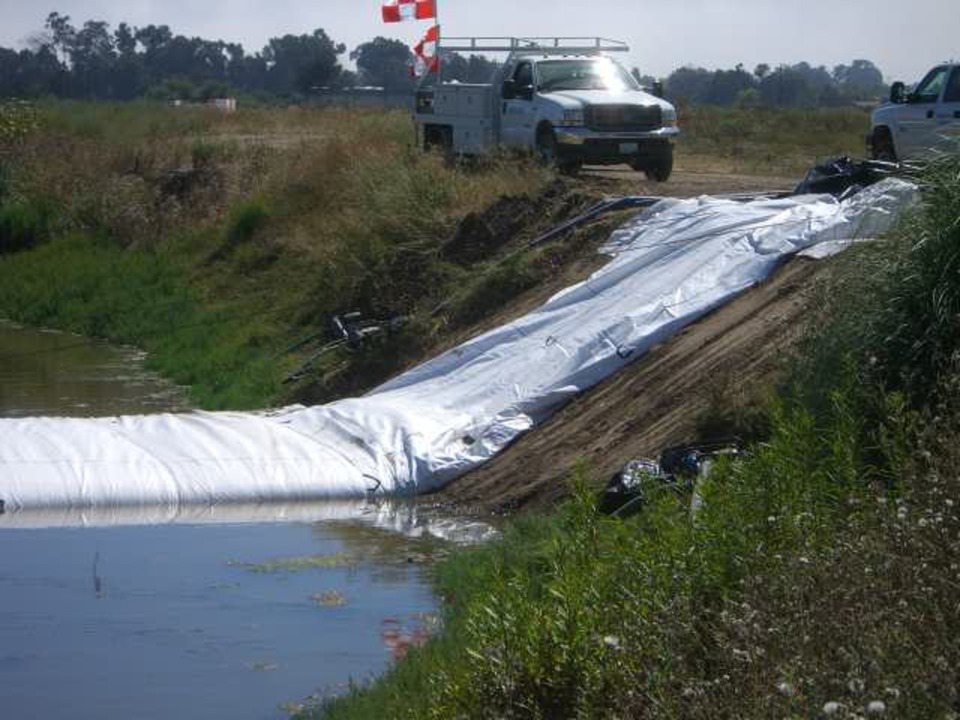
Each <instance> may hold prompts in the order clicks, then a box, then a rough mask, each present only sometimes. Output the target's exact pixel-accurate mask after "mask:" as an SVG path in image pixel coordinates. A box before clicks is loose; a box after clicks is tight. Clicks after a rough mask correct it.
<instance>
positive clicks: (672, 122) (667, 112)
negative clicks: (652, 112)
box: [662, 107, 677, 128]
mask: <svg viewBox="0 0 960 720" xmlns="http://www.w3.org/2000/svg"><path fill="white" fill-rule="evenodd" d="M662 117H663V126H664V127H670V128H675V127H676V126H677V111H676V109H675V108H672V107H665V108H663V115H662Z"/></svg>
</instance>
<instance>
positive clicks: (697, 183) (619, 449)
mask: <svg viewBox="0 0 960 720" xmlns="http://www.w3.org/2000/svg"><path fill="white" fill-rule="evenodd" d="M611 175H612V173H609V172H608V173H603V174H601V175H598V176H593V177H591V176H588V177H587V178H585V179H584V183H585V185H587V186H588V187H590V188H592V189H593V190H595V191H596V190H606V191H608V192H610V193H611V194H615V193H617V192H621V193H622V192H623V191H624V190H625V187H623V186H622V185H621V181H620V180H619V179H618V178H616V177H611ZM631 180H633V182H630V187H631V189H630V190H629V192H631V194H658V195H659V194H666V192H669V194H671V195H674V196H690V195H699V194H704V193H710V194H723V193H729V192H743V191H750V190H770V189H786V188H789V187H790V181H789V180H785V179H773V180H771V179H770V178H747V177H737V178H729V177H727V176H722V175H717V176H716V177H709V178H705V177H703V176H697V177H696V178H685V177H684V176H683V175H681V176H680V177H678V178H677V182H676V183H674V182H671V183H669V184H667V185H661V186H657V185H653V186H643V185H639V186H638V185H637V184H636V182H635V178H631ZM665 191H666V192H665ZM607 229H608V228H599V230H600V232H596V230H595V231H594V232H593V233H591V236H592V241H591V242H587V243H585V244H584V246H583V247H582V248H581V250H582V252H581V253H580V254H579V256H578V257H577V258H575V259H574V260H573V261H572V262H570V263H569V264H568V266H567V267H566V268H565V270H564V272H562V273H558V274H557V276H556V277H554V278H552V279H551V281H550V282H547V283H544V284H542V285H541V286H538V287H537V288H535V289H533V290H531V291H529V292H527V293H526V294H524V295H523V296H522V297H520V298H519V299H518V301H517V302H515V303H511V305H510V307H509V309H505V310H503V311H501V312H500V313H498V314H496V315H495V316H494V317H491V318H488V319H487V321H486V322H485V323H483V325H484V326H491V325H494V324H498V323H501V322H506V321H508V320H510V319H512V318H513V317H517V316H519V315H521V314H523V313H524V312H526V311H528V310H529V309H531V308H532V307H535V306H536V305H538V304H540V303H541V302H542V301H543V300H544V299H545V298H546V297H548V296H549V295H550V294H551V293H552V292H554V291H556V290H557V289H559V288H560V287H564V286H566V285H569V284H570V283H571V282H574V281H576V280H578V279H582V278H583V277H585V276H586V275H587V274H588V273H589V272H590V271H591V270H592V269H594V268H595V267H596V266H597V265H598V264H600V263H602V260H598V259H597V256H596V255H595V253H596V242H598V241H599V239H600V237H601V236H602V235H603V234H605V232H606V231H607ZM825 268H826V264H825V263H817V262H813V261H808V260H803V259H795V260H793V261H791V262H789V263H787V264H786V265H785V266H784V267H782V268H781V269H780V270H779V272H777V273H776V274H775V276H774V277H773V278H771V279H770V280H769V281H767V282H765V283H763V284H761V285H759V286H758V287H756V288H754V289H752V290H750V291H748V292H746V293H744V294H743V295H741V296H740V297H739V298H737V299H736V300H734V301H733V302H732V303H730V304H728V305H727V306H725V307H723V308H721V309H719V310H717V311H715V312H713V313H711V314H710V315H708V316H707V317H705V318H703V319H702V320H700V321H699V322H697V323H695V324H694V325H691V326H690V327H688V328H687V329H685V330H684V331H683V332H681V333H680V334H678V335H677V336H676V337H674V338H673V339H671V340H670V341H668V342H666V343H664V344H663V345H661V346H658V347H657V348H655V349H654V350H653V351H651V352H650V353H648V354H647V355H646V356H644V357H642V358H640V359H639V360H638V361H637V362H636V363H634V364H633V365H631V366H630V367H628V368H627V369H626V370H624V371H622V372H620V373H619V374H617V375H615V376H614V377H612V378H610V379H608V380H607V381H605V382H604V383H601V384H600V385H599V386H597V387H596V388H594V389H592V390H591V391H588V392H586V393H584V394H583V395H582V396H580V397H579V398H577V399H576V400H574V401H573V402H571V403H570V404H569V405H568V406H567V407H565V408H564V409H563V410H561V411H560V412H559V413H558V414H557V415H556V416H554V417H553V418H552V419H551V420H550V421H548V422H547V423H545V424H543V425H542V426H540V427H538V428H537V429H535V430H534V431H532V432H530V433H529V434H527V435H526V436H524V437H523V438H521V439H520V440H519V441H518V442H517V443H515V444H514V445H513V446H512V447H510V448H509V449H508V450H507V451H505V452H504V453H503V454H501V455H500V456H498V457H497V458H496V459H494V460H493V461H491V462H490V463H488V464H487V465H485V466H484V467H482V468H480V469H479V470H477V471H475V472H473V473H470V474H469V475H466V476H464V477H462V478H460V479H459V480H457V481H455V482H454V483H453V484H452V485H450V486H449V487H447V488H446V489H445V490H443V491H442V492H441V493H439V494H438V495H436V496H435V497H434V498H433V499H434V500H436V501H438V502H442V503H448V502H449V503H454V504H457V505H459V506H461V507H471V508H476V509H479V510H506V509H515V508H518V507H528V506H538V505H541V504H546V503H549V502H551V501H553V500H555V499H557V498H558V497H560V496H561V495H563V494H564V493H565V492H566V488H567V486H566V479H567V478H568V477H569V475H570V472H571V470H572V469H573V468H574V467H575V465H576V464H577V463H578V462H579V461H581V460H585V461H586V462H587V467H588V469H589V471H590V474H591V477H593V478H594V479H596V480H598V481H599V480H602V479H605V478H607V477H608V476H610V475H611V474H612V473H614V472H615V471H617V470H618V469H619V468H620V467H622V466H623V464H624V463H625V462H626V461H627V460H629V459H631V458H635V457H639V456H656V455H657V454H659V452H660V451H661V450H662V449H664V448H666V447H669V446H671V445H675V444H679V443H684V442H692V441H695V440H698V439H701V438H698V437H697V435H698V432H699V431H698V424H699V422H700V420H701V419H702V417H703V413H704V411H705V410H706V409H707V408H708V407H710V406H711V403H712V402H715V400H716V398H717V397H718V396H724V397H729V396H730V395H731V394H737V393H739V392H741V391H742V392H748V393H753V392H756V391H757V389H758V388H761V387H763V386H765V385H766V386H769V385H770V384H771V383H773V382H774V380H775V378H776V376H777V374H778V372H779V370H780V369H781V368H782V367H783V363H784V360H785V359H786V358H787V356H788V354H789V352H790V350H791V348H792V347H793V345H794V343H795V342H796V340H797V339H798V338H799V335H800V332H801V329H802V324H803V320H804V319H805V317H806V316H807V313H808V311H809V310H810V309H811V303H812V300H813V298H814V296H815V288H816V283H817V280H818V278H820V277H822V275H823V271H824V269H825ZM477 329H482V328H471V330H472V331H474V330H477Z"/></svg>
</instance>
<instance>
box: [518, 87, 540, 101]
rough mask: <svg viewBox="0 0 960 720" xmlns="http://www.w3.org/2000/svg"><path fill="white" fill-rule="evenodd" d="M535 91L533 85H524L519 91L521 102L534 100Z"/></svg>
mask: <svg viewBox="0 0 960 720" xmlns="http://www.w3.org/2000/svg"><path fill="white" fill-rule="evenodd" d="M535 91H536V88H534V87H533V85H524V86H523V87H522V88H519V89H518V90H517V97H518V98H520V99H521V100H533V93H534V92H535Z"/></svg>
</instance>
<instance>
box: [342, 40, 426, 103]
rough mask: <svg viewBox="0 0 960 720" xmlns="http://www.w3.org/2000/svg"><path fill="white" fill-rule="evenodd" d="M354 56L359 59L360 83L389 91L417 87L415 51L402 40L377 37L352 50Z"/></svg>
mask: <svg viewBox="0 0 960 720" xmlns="http://www.w3.org/2000/svg"><path fill="white" fill-rule="evenodd" d="M350 59H351V60H355V61H356V63H357V70H358V71H359V73H360V82H361V83H363V84H365V85H376V86H378V87H382V88H384V89H385V90H387V91H388V92H403V91H408V90H410V89H411V88H412V86H413V80H412V79H411V77H410V63H412V62H413V53H412V52H410V48H408V47H407V46H406V44H405V43H402V42H400V41H399V40H388V39H387V38H384V37H375V38H374V39H373V40H371V41H370V42H366V43H363V45H360V46H359V47H358V48H357V49H356V50H354V51H353V52H352V53H350Z"/></svg>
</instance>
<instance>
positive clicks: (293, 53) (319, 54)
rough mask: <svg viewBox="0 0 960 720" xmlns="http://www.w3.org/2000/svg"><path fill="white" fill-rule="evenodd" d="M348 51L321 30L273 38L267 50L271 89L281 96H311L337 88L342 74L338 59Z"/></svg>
mask: <svg viewBox="0 0 960 720" xmlns="http://www.w3.org/2000/svg"><path fill="white" fill-rule="evenodd" d="M346 50H347V47H346V45H343V44H341V43H335V42H333V40H331V39H330V38H329V37H328V36H327V33H326V32H324V31H323V30H321V29H317V30H314V31H313V33H312V34H310V35H284V36H283V37H281V38H273V39H272V40H270V43H269V44H268V45H267V46H266V47H265V48H264V49H263V57H264V59H265V60H266V63H267V68H268V71H267V82H268V86H269V89H270V90H272V91H273V92H276V93H277V94H280V95H291V94H295V93H301V94H304V95H307V94H310V93H311V92H313V91H314V89H316V88H321V87H326V86H331V85H335V84H336V83H337V80H338V79H339V75H340V72H341V71H342V68H341V67H340V63H339V61H338V59H337V58H338V56H339V55H342V54H343V53H344V52H346Z"/></svg>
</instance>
